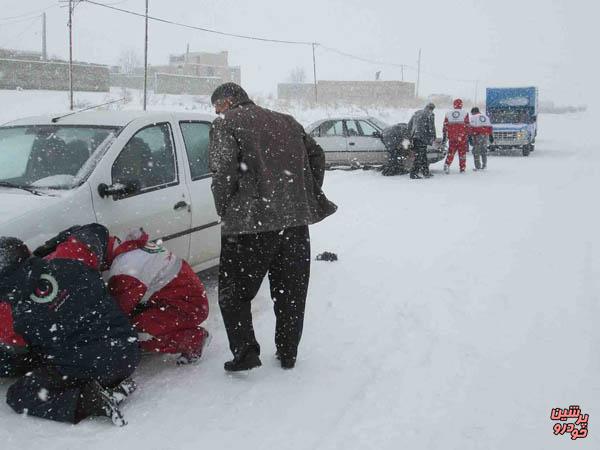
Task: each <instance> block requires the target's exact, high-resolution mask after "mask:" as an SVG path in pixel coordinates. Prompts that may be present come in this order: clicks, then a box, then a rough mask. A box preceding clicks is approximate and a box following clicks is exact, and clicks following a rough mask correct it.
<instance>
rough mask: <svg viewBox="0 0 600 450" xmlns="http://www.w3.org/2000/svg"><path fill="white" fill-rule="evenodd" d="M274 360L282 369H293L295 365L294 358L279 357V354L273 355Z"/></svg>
mask: <svg viewBox="0 0 600 450" xmlns="http://www.w3.org/2000/svg"><path fill="white" fill-rule="evenodd" d="M275 358H277V360H278V361H279V362H280V364H281V368H282V369H293V368H294V366H295V365H296V357H295V356H293V357H292V356H283V357H282V356H281V354H280V353H279V352H277V353H275Z"/></svg>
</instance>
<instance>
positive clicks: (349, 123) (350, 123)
mask: <svg viewBox="0 0 600 450" xmlns="http://www.w3.org/2000/svg"><path fill="white" fill-rule="evenodd" d="M346 131H347V132H348V136H359V135H360V132H359V131H358V125H356V121H354V120H346Z"/></svg>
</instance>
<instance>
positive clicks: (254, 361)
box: [223, 352, 262, 372]
mask: <svg viewBox="0 0 600 450" xmlns="http://www.w3.org/2000/svg"><path fill="white" fill-rule="evenodd" d="M260 366H262V363H261V362H260V358H259V357H258V354H256V353H254V352H251V353H246V354H245V355H244V356H242V357H240V358H237V357H236V358H233V359H232V360H231V361H227V362H226V363H225V364H224V365H223V368H224V369H225V370H226V371H227V372H241V371H242V370H250V369H254V368H255V367H260Z"/></svg>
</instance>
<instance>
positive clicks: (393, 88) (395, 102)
mask: <svg viewBox="0 0 600 450" xmlns="http://www.w3.org/2000/svg"><path fill="white" fill-rule="evenodd" d="M317 93H318V99H319V103H324V104H348V105H357V106H366V107H370V106H408V105H411V104H412V103H414V97H415V84H414V83H409V82H406V81H319V82H318V83H317ZM314 96H315V93H314V85H313V84H309V83H282V84H279V85H278V86H277V98H278V99H279V100H287V101H299V102H312V101H314Z"/></svg>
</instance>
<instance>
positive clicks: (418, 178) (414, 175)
mask: <svg viewBox="0 0 600 450" xmlns="http://www.w3.org/2000/svg"><path fill="white" fill-rule="evenodd" d="M410 179H411V180H421V179H422V178H421V177H420V176H419V175H417V174H416V173H412V174H411V175H410Z"/></svg>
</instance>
